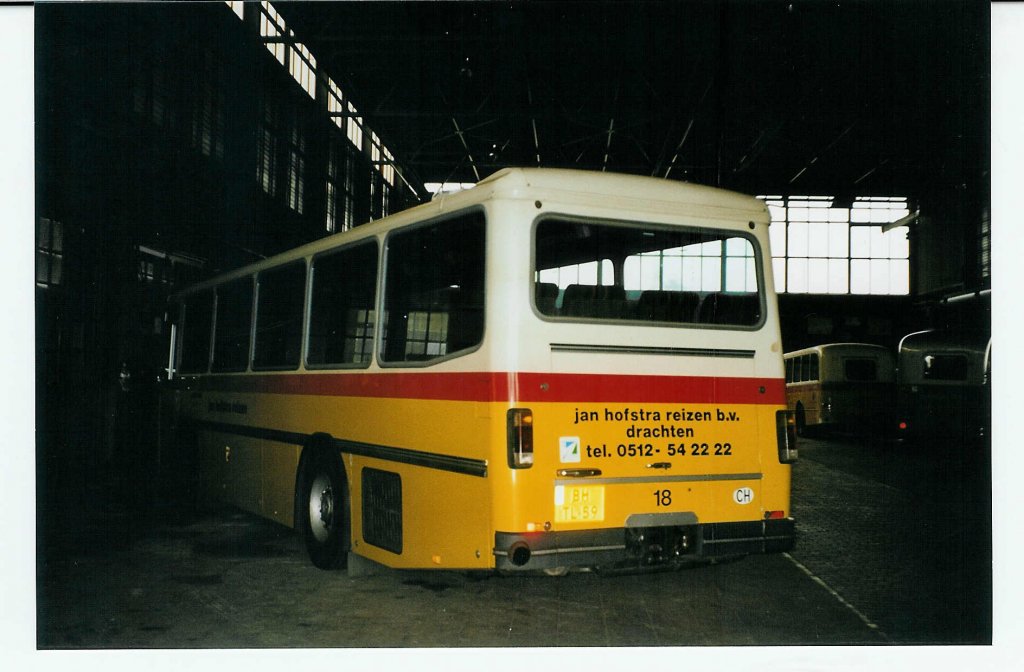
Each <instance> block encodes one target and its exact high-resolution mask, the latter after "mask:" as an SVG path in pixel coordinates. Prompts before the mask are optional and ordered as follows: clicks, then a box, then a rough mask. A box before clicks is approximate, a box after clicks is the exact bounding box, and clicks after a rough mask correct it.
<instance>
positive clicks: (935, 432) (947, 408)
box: [896, 329, 992, 446]
mask: <svg viewBox="0 0 1024 672" xmlns="http://www.w3.org/2000/svg"><path fill="white" fill-rule="evenodd" d="M897 358H898V368H897V388H896V389H897V413H898V418H897V436H898V438H900V439H903V440H905V441H908V442H912V441H931V442H935V441H939V442H942V443H943V444H948V445H954V446H966V445H968V444H970V443H973V442H977V441H979V440H987V439H988V438H989V433H990V426H991V403H992V399H991V394H992V393H991V386H990V382H991V367H992V337H991V335H990V334H989V332H987V331H951V330H934V329H931V330H926V331H918V332H914V333H912V334H908V335H906V336H904V337H903V339H902V340H901V341H900V344H899V351H898V355H897Z"/></svg>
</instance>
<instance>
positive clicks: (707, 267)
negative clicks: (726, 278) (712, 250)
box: [700, 257, 722, 292]
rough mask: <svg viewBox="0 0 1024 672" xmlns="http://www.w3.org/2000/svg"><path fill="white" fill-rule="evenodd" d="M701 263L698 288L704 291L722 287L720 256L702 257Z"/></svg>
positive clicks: (715, 290) (717, 289) (714, 290)
mask: <svg viewBox="0 0 1024 672" xmlns="http://www.w3.org/2000/svg"><path fill="white" fill-rule="evenodd" d="M702 261H703V263H702V264H701V269H700V270H701V280H700V288H701V289H702V290H704V291H706V292H717V291H720V290H721V289H722V258H721V257H704V259H703V260H702Z"/></svg>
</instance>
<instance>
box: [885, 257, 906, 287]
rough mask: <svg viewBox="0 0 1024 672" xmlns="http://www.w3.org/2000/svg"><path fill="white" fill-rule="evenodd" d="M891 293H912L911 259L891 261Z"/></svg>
mask: <svg viewBox="0 0 1024 672" xmlns="http://www.w3.org/2000/svg"><path fill="white" fill-rule="evenodd" d="M889 293H890V294H909V293H910V261H908V260H907V259H893V260H892V261H890V262H889Z"/></svg>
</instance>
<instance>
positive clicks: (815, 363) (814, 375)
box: [808, 354, 820, 380]
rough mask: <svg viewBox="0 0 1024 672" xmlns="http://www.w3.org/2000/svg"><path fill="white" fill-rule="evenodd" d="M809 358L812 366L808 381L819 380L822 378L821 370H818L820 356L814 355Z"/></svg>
mask: <svg viewBox="0 0 1024 672" xmlns="http://www.w3.org/2000/svg"><path fill="white" fill-rule="evenodd" d="M808 357H809V358H810V364H811V367H810V372H809V374H808V379H809V380H818V377H819V376H820V373H819V369H818V355H816V354H812V355H808Z"/></svg>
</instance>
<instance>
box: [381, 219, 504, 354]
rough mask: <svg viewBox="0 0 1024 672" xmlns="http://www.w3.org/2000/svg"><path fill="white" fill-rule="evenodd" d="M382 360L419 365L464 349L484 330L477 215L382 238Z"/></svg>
mask: <svg viewBox="0 0 1024 672" xmlns="http://www.w3.org/2000/svg"><path fill="white" fill-rule="evenodd" d="M387 255H388V262H387V267H386V268H387V277H386V278H385V282H384V286H385V289H384V320H385V324H384V336H383V339H382V344H381V348H382V351H381V361H383V362H425V361H429V360H432V359H437V358H440V357H444V356H446V355H450V354H453V353H456V352H459V351H462V350H467V349H469V348H472V347H474V346H476V345H478V344H479V343H480V341H481V340H482V339H483V331H484V311H483V305H484V304H483V302H484V292H483V288H484V218H483V214H481V213H474V214H471V215H464V216H462V217H459V218H457V219H452V220H446V221H441V222H436V223H434V224H430V225H427V226H422V227H419V228H414V229H410V230H406V231H401V232H398V233H395V234H393V235H392V236H391V237H389V238H388V243H387Z"/></svg>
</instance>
